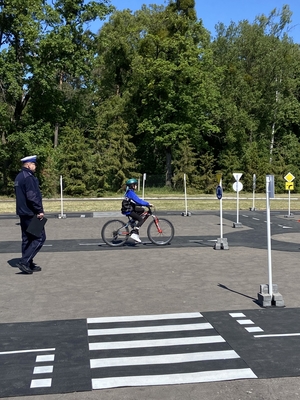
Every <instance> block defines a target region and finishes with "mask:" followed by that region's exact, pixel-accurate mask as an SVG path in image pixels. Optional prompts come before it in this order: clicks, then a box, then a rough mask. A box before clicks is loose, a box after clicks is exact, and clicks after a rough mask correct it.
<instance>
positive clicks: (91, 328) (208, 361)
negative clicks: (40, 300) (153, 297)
mask: <svg viewBox="0 0 300 400" xmlns="http://www.w3.org/2000/svg"><path fill="white" fill-rule="evenodd" d="M87 326H88V332H87V333H88V341H89V352H90V370H91V376H92V378H91V380H92V382H91V383H92V388H93V389H106V388H115V387H124V386H149V385H173V384H183V383H200V382H212V381H223V380H233V379H251V378H257V376H256V375H255V374H254V373H253V371H252V370H251V369H250V368H248V366H247V364H246V363H245V362H244V361H243V360H242V359H241V358H240V357H239V355H238V354H237V353H236V352H235V351H234V350H232V348H231V347H230V346H229V344H228V343H227V342H226V341H225V340H224V338H223V337H222V336H220V335H219V334H218V333H217V332H216V330H215V329H214V327H213V326H212V325H211V324H210V323H208V322H207V321H206V320H205V318H204V317H203V316H202V315H201V313H198V312H195V313H181V314H159V315H146V316H143V315H141V316H127V317H110V318H88V319H87Z"/></svg>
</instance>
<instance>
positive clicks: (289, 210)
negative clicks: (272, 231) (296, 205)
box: [288, 190, 291, 216]
mask: <svg viewBox="0 0 300 400" xmlns="http://www.w3.org/2000/svg"><path fill="white" fill-rule="evenodd" d="M290 215H291V191H290V190H289V213H288V216H290Z"/></svg>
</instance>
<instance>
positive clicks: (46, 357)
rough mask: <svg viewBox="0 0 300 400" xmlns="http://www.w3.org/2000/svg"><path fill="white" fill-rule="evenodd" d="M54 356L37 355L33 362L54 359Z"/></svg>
mask: <svg viewBox="0 0 300 400" xmlns="http://www.w3.org/2000/svg"><path fill="white" fill-rule="evenodd" d="M54 357H55V356H54V354H49V355H44V356H37V357H36V359H35V362H44V361H54Z"/></svg>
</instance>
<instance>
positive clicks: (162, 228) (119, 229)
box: [101, 207, 175, 247]
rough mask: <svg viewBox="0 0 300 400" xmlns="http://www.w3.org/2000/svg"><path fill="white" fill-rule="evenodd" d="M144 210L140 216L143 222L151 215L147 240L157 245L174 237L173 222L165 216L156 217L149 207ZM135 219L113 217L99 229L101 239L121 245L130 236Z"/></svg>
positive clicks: (166, 242) (114, 245)
mask: <svg viewBox="0 0 300 400" xmlns="http://www.w3.org/2000/svg"><path fill="white" fill-rule="evenodd" d="M147 208H148V210H147V211H144V212H143V214H142V217H143V219H144V222H143V224H144V223H145V222H146V221H147V219H148V218H149V217H150V216H151V217H152V218H153V220H152V221H151V222H150V223H149V225H148V228H147V236H148V238H149V240H150V241H151V242H152V243H153V244H155V245H157V246H164V245H166V244H168V243H170V242H171V240H172V239H173V237H174V233H175V229H174V226H173V224H172V223H171V222H170V221H169V220H168V219H165V218H158V217H157V216H156V215H155V214H153V212H152V210H151V208H150V207H147ZM135 224H136V221H135V220H133V219H131V218H130V216H128V221H127V222H126V223H124V221H121V220H119V219H113V220H111V221H108V222H106V223H105V224H104V225H103V227H102V230H101V236H102V240H103V241H104V242H105V243H106V244H107V245H108V246H113V247H117V246H122V245H124V244H125V243H126V242H127V240H128V239H129V238H130V234H129V230H130V229H134V227H135Z"/></svg>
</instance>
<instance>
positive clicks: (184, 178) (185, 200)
mask: <svg viewBox="0 0 300 400" xmlns="http://www.w3.org/2000/svg"><path fill="white" fill-rule="evenodd" d="M183 182H184V202H185V215H186V216H187V197H186V175H185V174H183Z"/></svg>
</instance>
